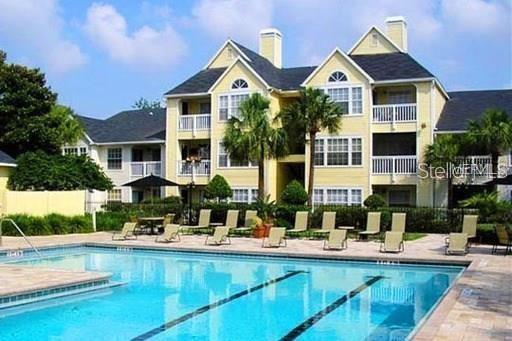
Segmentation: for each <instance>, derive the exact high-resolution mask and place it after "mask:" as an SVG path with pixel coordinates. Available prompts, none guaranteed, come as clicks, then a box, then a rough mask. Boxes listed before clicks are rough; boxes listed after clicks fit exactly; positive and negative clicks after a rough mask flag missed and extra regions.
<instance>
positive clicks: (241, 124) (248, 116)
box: [223, 93, 288, 198]
mask: <svg viewBox="0 0 512 341" xmlns="http://www.w3.org/2000/svg"><path fill="white" fill-rule="evenodd" d="M269 105H270V102H269V100H268V99H266V98H265V97H263V96H262V95H261V94H259V93H254V94H252V95H251V96H250V97H249V98H248V99H246V100H245V101H243V102H242V103H241V104H240V113H239V115H238V116H234V117H231V118H230V119H229V121H228V124H227V127H226V130H225V132H224V139H223V144H224V148H226V151H227V152H228V154H229V156H230V158H232V159H234V160H237V161H242V162H243V161H249V160H251V162H257V163H258V197H259V198H264V197H265V161H266V160H268V159H272V158H279V157H283V156H286V155H287V153H288V147H287V143H286V132H285V130H284V129H283V128H279V127H275V126H274V124H273V120H272V119H271V117H270V115H271V114H270V112H269Z"/></svg>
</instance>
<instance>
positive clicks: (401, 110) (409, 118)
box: [372, 103, 416, 126]
mask: <svg viewBox="0 0 512 341" xmlns="http://www.w3.org/2000/svg"><path fill="white" fill-rule="evenodd" d="M415 121H416V103H406V104H380V105H374V106H373V115H372V122H373V123H391V124H392V125H393V126H394V125H395V123H401V122H415Z"/></svg>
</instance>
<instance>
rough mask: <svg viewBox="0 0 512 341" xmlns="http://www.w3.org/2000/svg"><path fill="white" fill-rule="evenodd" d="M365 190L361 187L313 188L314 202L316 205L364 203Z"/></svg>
mask: <svg viewBox="0 0 512 341" xmlns="http://www.w3.org/2000/svg"><path fill="white" fill-rule="evenodd" d="M362 198H363V191H362V190H361V189H360V188H343V187H339V188H338V187H335V188H315V189H314V190H313V203H314V204H316V205H320V204H330V205H349V206H360V205H361V204H362Z"/></svg>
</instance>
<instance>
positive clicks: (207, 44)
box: [0, 0, 512, 118]
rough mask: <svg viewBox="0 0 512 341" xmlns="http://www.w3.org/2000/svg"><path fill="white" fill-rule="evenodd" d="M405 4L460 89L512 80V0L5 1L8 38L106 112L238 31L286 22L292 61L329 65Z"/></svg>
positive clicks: (509, 84) (433, 64)
mask: <svg viewBox="0 0 512 341" xmlns="http://www.w3.org/2000/svg"><path fill="white" fill-rule="evenodd" d="M397 15H401V16H404V17H405V18H406V21H407V27H408V35H409V53H410V54H411V55H412V56H413V57H414V58H415V59H416V60H418V61H419V62H420V63H421V64H422V65H424V66H425V67H426V68H427V69H428V70H429V71H431V72H432V73H433V74H434V75H436V76H437V77H438V79H439V80H440V81H441V83H442V84H443V85H444V86H445V88H446V89H447V90H448V91H453V90H472V89H503V88H512V1H510V0H494V1H490V0H336V1H335V0H323V1H317V0H195V1H185V0H181V1H178V0H152V1H143V0H104V1H101V2H95V1H85V0H60V1H59V0H0V49H1V50H4V51H5V52H7V60H8V61H9V62H15V63H20V64H24V65H27V66H30V67H38V68H40V69H41V70H42V71H43V72H44V73H45V74H46V77H47V80H48V83H49V85H50V86H51V87H52V89H53V90H54V91H55V92H57V93H58V100H59V102H60V103H61V104H65V105H69V106H71V107H72V108H73V109H74V110H75V112H77V113H78V114H81V115H85V116H91V117H97V118H106V117H109V116H111V115H113V114H115V113H117V112H119V111H122V110H126V109H130V108H131V106H132V105H133V103H134V102H135V101H136V100H137V99H138V98H140V97H145V98H147V99H149V100H157V99H162V96H163V94H164V93H165V92H166V91H168V90H169V89H171V88H173V87H174V86H176V85H178V84H179V83H181V82H182V81H184V80H186V79H187V78H188V77H190V76H192V75H193V74H195V73H196V72H198V71H199V70H200V69H201V68H203V67H204V66H205V64H206V63H207V62H208V60H209V59H210V57H211V56H213V54H214V53H215V52H216V51H217V50H218V48H219V47H220V46H221V45H222V43H223V42H224V41H225V40H226V39H227V38H228V37H230V38H232V39H234V40H235V41H237V42H239V43H241V44H244V45H245V46H247V47H249V48H252V49H253V50H255V51H257V50H258V33H259V31H260V30H261V29H263V28H268V27H276V28H278V29H279V30H280V31H281V32H282V34H283V63H284V66H285V67H293V66H304V65H317V64H319V63H320V62H321V61H322V60H323V59H324V58H325V57H326V56H327V55H328V54H329V53H330V52H331V51H332V50H333V49H334V48H335V47H340V48H341V49H342V50H344V51H348V50H349V49H350V47H351V46H352V45H353V44H354V43H355V42H356V41H357V40H358V39H359V37H360V36H361V35H362V34H364V33H365V32H366V31H367V30H368V28H369V27H370V26H372V25H376V26H378V27H379V28H381V29H383V30H384V31H385V19H386V17H389V16H397Z"/></svg>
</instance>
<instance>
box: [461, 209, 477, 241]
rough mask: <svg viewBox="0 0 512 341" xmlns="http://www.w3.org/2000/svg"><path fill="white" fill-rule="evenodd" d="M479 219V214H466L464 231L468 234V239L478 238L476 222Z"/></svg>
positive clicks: (463, 224) (463, 225) (463, 223)
mask: <svg viewBox="0 0 512 341" xmlns="http://www.w3.org/2000/svg"><path fill="white" fill-rule="evenodd" d="M477 221H478V216H477V215H467V214H465V215H464V220H463V221H462V233H465V234H467V235H468V240H472V239H475V238H476V224H477Z"/></svg>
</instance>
